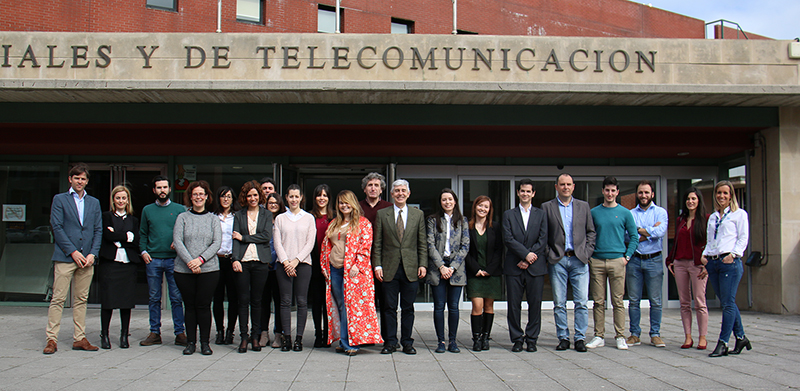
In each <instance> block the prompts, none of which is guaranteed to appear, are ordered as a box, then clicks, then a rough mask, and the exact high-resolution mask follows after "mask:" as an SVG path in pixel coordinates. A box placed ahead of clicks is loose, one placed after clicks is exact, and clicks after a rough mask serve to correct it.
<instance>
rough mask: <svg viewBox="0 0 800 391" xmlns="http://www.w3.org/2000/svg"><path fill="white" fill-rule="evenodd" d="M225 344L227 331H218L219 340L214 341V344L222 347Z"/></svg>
mask: <svg viewBox="0 0 800 391" xmlns="http://www.w3.org/2000/svg"><path fill="white" fill-rule="evenodd" d="M224 343H225V330H217V338H216V339H215V340H214V344H216V345H222V344H224Z"/></svg>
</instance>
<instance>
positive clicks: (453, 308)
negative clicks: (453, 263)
mask: <svg viewBox="0 0 800 391" xmlns="http://www.w3.org/2000/svg"><path fill="white" fill-rule="evenodd" d="M463 288H464V287H462V286H453V285H450V280H445V279H440V280H439V285H436V286H431V293H433V327H434V328H435V329H436V338H438V340H439V342H444V306H445V304H447V330H448V333H447V336H448V341H450V342H455V341H456V333H457V332H458V299H460V298H461V290H462V289H463Z"/></svg>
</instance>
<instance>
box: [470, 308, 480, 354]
mask: <svg viewBox="0 0 800 391" xmlns="http://www.w3.org/2000/svg"><path fill="white" fill-rule="evenodd" d="M469 319H470V325H471V326H472V350H473V351H475V352H480V351H481V350H482V349H483V344H482V342H481V335H482V334H483V314H481V315H471V316H470V317H469Z"/></svg>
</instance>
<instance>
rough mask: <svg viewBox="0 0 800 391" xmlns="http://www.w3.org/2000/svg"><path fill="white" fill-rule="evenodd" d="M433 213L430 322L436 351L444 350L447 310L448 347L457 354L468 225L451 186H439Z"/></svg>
mask: <svg viewBox="0 0 800 391" xmlns="http://www.w3.org/2000/svg"><path fill="white" fill-rule="evenodd" d="M436 209H437V210H436V213H434V214H433V215H431V216H429V217H428V220H427V228H428V230H427V231H428V277H427V282H428V284H430V285H431V286H432V288H431V291H432V293H433V325H434V328H435V329H436V338H437V339H438V341H439V343H438V345H437V347H436V350H435V352H436V353H444V352H445V344H444V307H445V305H447V312H448V316H447V318H448V321H447V324H448V326H447V329H448V344H447V350H448V351H450V352H452V353H459V352H460V351H461V350H460V349H459V348H458V344H457V343H456V334H457V332H458V318H459V316H458V302H459V299H460V298H461V290H462V289H463V288H464V285H466V284H467V272H466V264H465V262H464V258H465V257H466V256H467V252H468V251H469V228H468V227H469V224H468V223H467V218H466V217H464V216H462V215H461V210H460V209H459V207H458V196H456V193H455V192H454V191H453V190H451V189H442V192H441V194H440V195H439V202H437V208H436Z"/></svg>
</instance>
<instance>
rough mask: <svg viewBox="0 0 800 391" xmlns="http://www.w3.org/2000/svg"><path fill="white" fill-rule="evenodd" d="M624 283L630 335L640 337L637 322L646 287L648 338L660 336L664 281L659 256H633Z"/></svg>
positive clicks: (640, 329)
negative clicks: (648, 320)
mask: <svg viewBox="0 0 800 391" xmlns="http://www.w3.org/2000/svg"><path fill="white" fill-rule="evenodd" d="M625 274H626V275H625V281H626V282H627V284H628V316H630V318H631V335H635V336H637V337H638V336H640V335H641V334H642V328H641V327H640V326H639V322H640V320H641V318H642V309H641V308H639V302H640V301H641V300H642V290H643V289H644V286H647V297H648V299H649V300H650V337H651V338H652V337H658V336H660V335H661V287H662V286H663V281H664V263H663V262H662V256H661V254H659V255H657V256H655V257H653V258H650V259H641V258H639V257H637V256H636V255H634V256H633V257H631V260H630V262H628V265H627V266H626V273H625Z"/></svg>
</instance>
